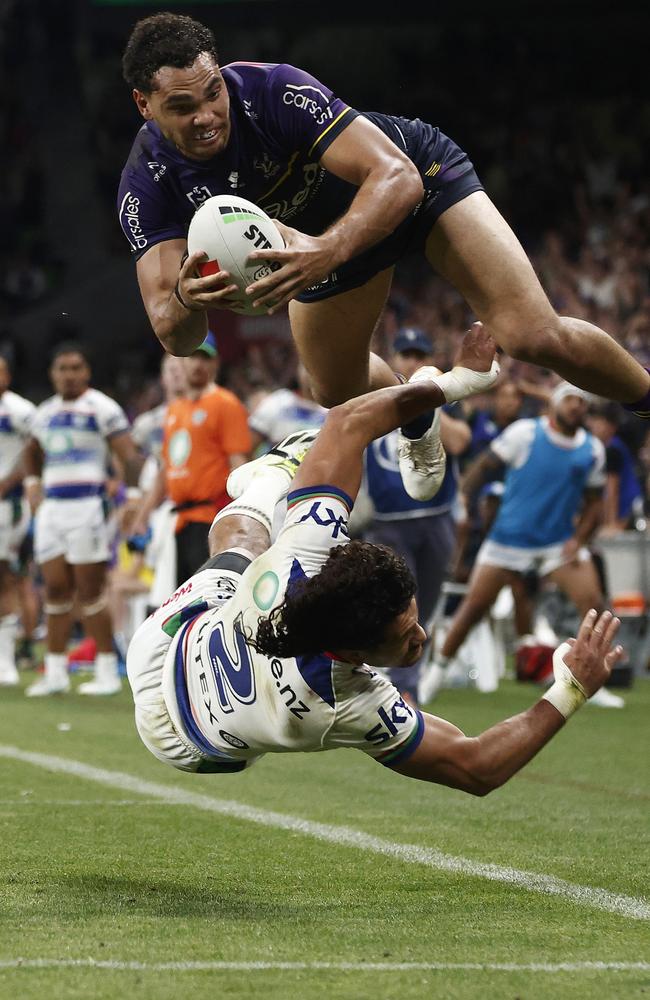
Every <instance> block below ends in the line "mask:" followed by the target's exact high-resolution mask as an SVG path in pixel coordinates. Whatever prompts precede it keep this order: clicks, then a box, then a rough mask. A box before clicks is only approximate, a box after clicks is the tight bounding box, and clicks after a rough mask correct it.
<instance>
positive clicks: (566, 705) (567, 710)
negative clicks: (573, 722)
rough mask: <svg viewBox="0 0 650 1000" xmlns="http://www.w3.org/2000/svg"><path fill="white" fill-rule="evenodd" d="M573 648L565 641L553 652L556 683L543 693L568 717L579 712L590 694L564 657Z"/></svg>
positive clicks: (545, 697) (546, 699) (545, 698)
mask: <svg viewBox="0 0 650 1000" xmlns="http://www.w3.org/2000/svg"><path fill="white" fill-rule="evenodd" d="M570 649H571V646H570V645H569V643H568V642H563V643H562V645H561V646H558V648H557V649H556V650H555V652H554V653H553V675H554V677H555V683H554V684H552V685H551V687H550V688H549V689H548V691H547V692H546V694H544V695H543V699H544V700H545V701H550V703H551V705H553V707H554V708H557V710H558V712H559V713H560V714H561V715H563V716H564V718H565V719H568V718H569V716H570V715H573V713H574V712H577V710H578V709H579V708H581V707H582V706H583V705H584V703H585V702H586V700H587V698H588V695H587V692H586V691H585V689H584V688H583V686H582V684H581V683H580V681H578V680H576V678H575V677H574V676H573V674H572V673H571V671H570V670H569V668H568V667H567V665H566V663H565V662H564V657H565V656H566V654H567V653H568V652H569V650H570Z"/></svg>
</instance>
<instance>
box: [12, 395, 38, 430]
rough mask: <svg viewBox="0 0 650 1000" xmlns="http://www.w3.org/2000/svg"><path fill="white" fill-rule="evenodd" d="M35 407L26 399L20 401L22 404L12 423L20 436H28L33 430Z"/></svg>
mask: <svg viewBox="0 0 650 1000" xmlns="http://www.w3.org/2000/svg"><path fill="white" fill-rule="evenodd" d="M35 416H36V407H35V406H34V404H33V403H31V402H30V401H29V400H28V399H25V400H23V401H22V405H21V407H20V409H19V411H18V413H17V414H16V418H15V420H14V425H15V428H16V432H17V433H18V434H19V435H20V437H22V438H28V437H29V435H30V434H31V433H32V431H33V426H34V418H35Z"/></svg>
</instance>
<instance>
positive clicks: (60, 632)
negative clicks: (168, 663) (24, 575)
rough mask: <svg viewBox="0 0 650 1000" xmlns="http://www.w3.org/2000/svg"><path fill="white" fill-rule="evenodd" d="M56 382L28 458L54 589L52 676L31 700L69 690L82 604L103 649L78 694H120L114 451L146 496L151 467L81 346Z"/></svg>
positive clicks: (49, 610) (60, 361)
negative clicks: (143, 478) (111, 511)
mask: <svg viewBox="0 0 650 1000" xmlns="http://www.w3.org/2000/svg"><path fill="white" fill-rule="evenodd" d="M50 377H51V379H52V382H53V385H54V388H55V390H56V395H54V396H52V397H51V398H50V399H47V400H46V401H45V402H44V403H42V404H41V405H40V406H39V407H38V409H37V411H36V414H35V416H34V422H33V426H32V437H31V438H30V440H29V442H28V444H27V447H26V450H25V464H26V469H27V472H28V476H27V479H26V480H25V482H26V488H27V492H28V497H29V501H30V504H31V506H32V509H33V510H35V511H36V519H35V533H34V556H35V559H36V562H37V563H38V564H39V566H40V570H41V573H42V575H43V580H44V582H45V611H46V614H47V652H46V656H45V676H44V677H43V678H42V679H40V680H38V681H36V683H34V684H32V685H31V686H30V687H29V688H28V689H27V692H26V693H27V694H28V695H29V696H31V697H34V696H41V695H49V694H55V693H58V692H62V691H67V690H68V689H69V686H70V682H69V680H68V675H67V655H66V646H67V643H68V640H69V638H70V631H71V625H72V620H71V612H72V609H73V604H74V599H75V597H76V598H77V599H78V602H79V605H80V610H81V614H82V616H83V620H84V625H85V629H86V631H87V633H88V634H89V635H90V636H91V637H92V638H93V639H95V642H96V643H97V656H96V660H95V678H94V680H92V681H88V682H87V683H85V684H81V685H80V687H79V688H78V690H79V692H80V693H81V694H91V695H100V694H114V693H115V692H117V691H119V690H120V687H121V681H120V678H119V675H118V667H117V656H116V654H115V652H114V651H113V634H112V625H111V620H110V616H109V613H108V609H107V597H106V594H105V584H106V569H107V561H108V558H109V533H108V527H107V523H106V506H105V504H106V498H105V486H106V478H107V461H108V457H109V452H110V454H111V457H112V458H113V459H114V460H115V462H116V464H117V465H118V466H119V467H120V468H121V470H122V471H123V475H124V479H125V481H126V483H127V487H128V489H130V490H131V491H132V492H133V491H135V493H136V494H139V490H137V485H136V484H137V482H138V476H139V473H140V468H141V466H142V459H141V457H140V456H139V455H138V452H137V449H136V447H135V445H134V443H133V440H132V438H131V435H130V433H129V423H128V420H127V418H126V415H125V413H124V411H123V410H122V408H121V407H120V406H118V404H117V403H116V402H115V401H114V400H112V399H110V398H109V397H108V396H106V395H104V393H103V392H98V390H97V389H91V388H90V387H89V386H90V366H89V364H88V360H87V358H86V356H85V354H84V352H83V350H82V349H81V348H80V347H78V346H77V345H76V344H62V345H60V346H59V347H58V348H57V349H56V351H55V353H54V356H53V359H52V366H51V368H50ZM41 476H42V478H41ZM127 493H128V490H127ZM133 499H135V497H133Z"/></svg>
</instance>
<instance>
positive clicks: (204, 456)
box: [162, 332, 251, 584]
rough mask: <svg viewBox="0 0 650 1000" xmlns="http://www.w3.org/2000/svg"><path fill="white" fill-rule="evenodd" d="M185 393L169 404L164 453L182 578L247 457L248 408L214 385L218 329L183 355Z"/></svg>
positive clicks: (204, 547)
mask: <svg viewBox="0 0 650 1000" xmlns="http://www.w3.org/2000/svg"><path fill="white" fill-rule="evenodd" d="M184 361H185V371H186V376H187V394H186V396H185V397H183V398H181V399H175V400H173V401H172V402H171V403H170V404H169V406H168V407H167V415H166V418H165V434H164V441H163V451H162V459H163V462H164V466H165V474H166V482H167V495H168V496H169V497H170V499H171V500H172V502H173V503H174V507H175V509H176V511H177V518H176V576H177V580H178V583H179V584H180V583H182V582H183V581H185V580H187V579H188V578H189V577H190V576H192V575H193V574H194V573H195V572H196V571H197V569H198V568H199V566H201V564H202V563H204V562H205V560H206V559H207V558H208V554H209V553H208V532H209V530H210V525H211V524H212V520H213V518H214V516H215V514H216V513H217V511H219V510H221V508H222V507H225V506H226V504H227V503H228V501H229V497H228V494H227V493H226V480H227V478H228V475H229V473H230V471H231V470H232V469H235V468H237V466H238V465H243V463H244V462H247V461H248V458H249V454H250V451H251V435H250V431H249V429H248V413H247V411H246V408H245V407H244V405H243V404H242V403H241V402H240V401H239V400H238V399H237V397H236V396H235V395H234V393H232V392H230V391H229V390H228V389H223V388H221V386H218V385H215V381H214V380H215V378H216V375H217V368H218V358H217V347H216V342H215V338H214V334H212V333H211V332H210V333H208V336H207V337H206V339H205V341H204V342H203V343H202V344H201V346H200V347H199V348H198V350H196V351H194V353H193V354H191V355H190V356H189V357H187V358H185V359H184Z"/></svg>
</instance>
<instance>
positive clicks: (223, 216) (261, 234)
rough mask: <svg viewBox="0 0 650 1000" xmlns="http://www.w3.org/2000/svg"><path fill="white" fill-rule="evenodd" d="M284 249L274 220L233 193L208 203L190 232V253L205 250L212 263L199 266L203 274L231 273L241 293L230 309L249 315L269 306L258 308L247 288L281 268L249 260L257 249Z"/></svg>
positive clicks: (235, 294) (188, 245) (263, 310)
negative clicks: (247, 293) (255, 306)
mask: <svg viewBox="0 0 650 1000" xmlns="http://www.w3.org/2000/svg"><path fill="white" fill-rule="evenodd" d="M283 248H284V240H283V239H282V237H281V236H280V233H279V231H278V229H277V228H276V226H275V224H274V222H273V219H271V218H269V216H268V215H267V214H266V212H265V211H264V210H263V209H261V208H259V207H258V206H257V205H254V204H253V202H252V201H247V200H246V199H245V198H239V197H237V195H231V194H218V195H215V196H214V197H213V198H208V199H207V201H204V202H203V204H202V205H201V206H200V207H199V208H198V209H197V211H196V213H195V214H194V216H193V218H192V221H191V222H190V228H189V230H188V233H187V249H188V252H189V253H191V254H192V253H194V252H195V251H196V250H203V251H205V253H207V255H208V260H207V261H201V263H200V264H199V268H198V269H199V272H200V274H201V275H206V274H216V273H217V271H228V272H229V274H230V276H231V283H232V284H233V285H237V287H238V288H239V293H238V294H237V293H233V296H232V298H233V299H237V303H236V304H233V305H232V306H230V307H229V308H231V309H232V310H233V311H234V312H238V313H245V314H246V315H248V316H256V315H263V314H264V313H265V312H266V307H260V308H257V309H255V308H254V307H253V305H252V302H251V298H250V296H249V295H246V294H245V291H244V289H246V288H248V286H249V285H250V284H252V282H253V281H257V280H258V279H260V278H264V277H266V275H267V274H270V273H271V271H277V269H278V268H279V267H280V264H279V263H277V262H276V261H273V262H272V261H265V260H254V261H251V262H250V264H249V263H248V257H249V256H250V254H251V253H252V252H253V250H271V249H273V250H282V249H283Z"/></svg>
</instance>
